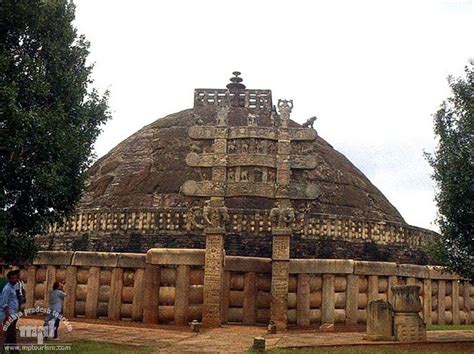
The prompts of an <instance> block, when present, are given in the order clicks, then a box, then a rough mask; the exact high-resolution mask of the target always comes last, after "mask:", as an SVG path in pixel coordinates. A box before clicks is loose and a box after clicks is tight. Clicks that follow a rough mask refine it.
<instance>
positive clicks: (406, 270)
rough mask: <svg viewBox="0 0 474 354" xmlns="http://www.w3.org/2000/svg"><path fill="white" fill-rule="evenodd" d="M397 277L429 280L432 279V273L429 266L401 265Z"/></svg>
mask: <svg viewBox="0 0 474 354" xmlns="http://www.w3.org/2000/svg"><path fill="white" fill-rule="evenodd" d="M397 275H398V276H399V277H410V278H422V279H428V278H429V277H430V272H429V269H428V267H427V266H419V265H413V264H399V265H398V267H397Z"/></svg>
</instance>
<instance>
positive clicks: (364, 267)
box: [354, 261, 397, 276]
mask: <svg viewBox="0 0 474 354" xmlns="http://www.w3.org/2000/svg"><path fill="white" fill-rule="evenodd" d="M354 274H357V275H387V276H388V275H393V274H397V264H396V263H390V262H367V261H356V262H354Z"/></svg>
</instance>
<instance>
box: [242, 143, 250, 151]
mask: <svg viewBox="0 0 474 354" xmlns="http://www.w3.org/2000/svg"><path fill="white" fill-rule="evenodd" d="M241 151H242V153H243V154H246V153H247V152H249V144H248V142H247V141H242V147H241Z"/></svg>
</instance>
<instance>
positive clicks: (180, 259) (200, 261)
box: [146, 248, 205, 265]
mask: <svg viewBox="0 0 474 354" xmlns="http://www.w3.org/2000/svg"><path fill="white" fill-rule="evenodd" d="M204 255H205V250H195V249H169V248H152V249H150V250H149V251H148V252H147V254H146V263H149V264H163V265H164V264H170V265H175V264H182V265H204Z"/></svg>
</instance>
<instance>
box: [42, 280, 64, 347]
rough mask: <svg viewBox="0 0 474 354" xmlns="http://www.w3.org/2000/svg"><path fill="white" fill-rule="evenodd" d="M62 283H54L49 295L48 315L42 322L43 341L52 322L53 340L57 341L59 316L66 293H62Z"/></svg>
mask: <svg viewBox="0 0 474 354" xmlns="http://www.w3.org/2000/svg"><path fill="white" fill-rule="evenodd" d="M63 289H64V283H59V282H57V281H56V282H54V284H53V290H52V291H51V292H50V293H49V302H48V312H49V313H48V314H47V315H46V319H45V321H44V327H45V329H46V333H45V338H44V339H45V340H46V339H47V338H48V335H49V325H50V323H51V322H52V321H53V320H54V338H53V339H54V340H58V339H59V338H58V329H59V322H60V318H59V316H60V315H61V314H62V312H63V302H64V297H65V296H66V293H65V292H64V290H63Z"/></svg>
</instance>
